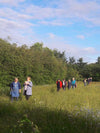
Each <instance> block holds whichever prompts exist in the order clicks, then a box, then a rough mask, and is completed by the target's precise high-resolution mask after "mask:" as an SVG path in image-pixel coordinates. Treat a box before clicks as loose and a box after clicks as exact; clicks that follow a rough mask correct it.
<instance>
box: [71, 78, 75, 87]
mask: <svg viewBox="0 0 100 133" xmlns="http://www.w3.org/2000/svg"><path fill="white" fill-rule="evenodd" d="M71 84H72V88H75V87H76V80H75V78H72V82H71Z"/></svg>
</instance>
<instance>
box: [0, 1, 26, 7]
mask: <svg viewBox="0 0 100 133" xmlns="http://www.w3.org/2000/svg"><path fill="white" fill-rule="evenodd" d="M24 1H25V0H0V4H3V5H10V6H17V5H18V4H19V3H21V2H24Z"/></svg>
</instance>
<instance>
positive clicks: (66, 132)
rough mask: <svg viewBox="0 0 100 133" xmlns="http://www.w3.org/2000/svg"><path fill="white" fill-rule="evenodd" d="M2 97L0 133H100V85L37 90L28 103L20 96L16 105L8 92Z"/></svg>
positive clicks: (81, 84) (46, 86)
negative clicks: (57, 89)
mask: <svg viewBox="0 0 100 133" xmlns="http://www.w3.org/2000/svg"><path fill="white" fill-rule="evenodd" d="M2 92H3V93H2ZM0 94H1V95H0V133H100V82H98V83H96V82H94V83H92V84H90V85H89V86H86V87H84V85H83V83H82V82H78V83H77V88H75V89H74V90H73V89H71V90H68V89H66V91H63V90H62V89H61V90H60V91H59V92H57V91H56V85H44V86H34V87H33V95H32V96H31V97H30V99H29V101H26V99H25V97H24V96H23V95H22V94H21V96H20V99H19V101H14V102H13V103H11V101H10V98H9V95H8V94H9V92H8V89H6V92H5V90H2V89H1V90H0Z"/></svg>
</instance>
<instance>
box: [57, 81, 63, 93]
mask: <svg viewBox="0 0 100 133" xmlns="http://www.w3.org/2000/svg"><path fill="white" fill-rule="evenodd" d="M56 84H57V91H59V90H60V88H62V82H61V81H60V79H58V80H57V82H56Z"/></svg>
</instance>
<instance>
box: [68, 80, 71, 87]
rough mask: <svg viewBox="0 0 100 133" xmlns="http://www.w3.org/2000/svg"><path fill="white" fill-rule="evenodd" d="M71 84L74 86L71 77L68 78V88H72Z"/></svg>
mask: <svg viewBox="0 0 100 133" xmlns="http://www.w3.org/2000/svg"><path fill="white" fill-rule="evenodd" d="M71 86H72V83H71V80H70V79H69V80H68V89H70V88H71Z"/></svg>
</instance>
